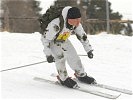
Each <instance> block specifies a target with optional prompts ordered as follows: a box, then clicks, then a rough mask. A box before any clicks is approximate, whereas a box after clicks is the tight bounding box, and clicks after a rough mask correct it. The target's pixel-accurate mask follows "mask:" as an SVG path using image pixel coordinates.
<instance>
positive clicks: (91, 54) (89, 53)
mask: <svg viewBox="0 0 133 100" xmlns="http://www.w3.org/2000/svg"><path fill="white" fill-rule="evenodd" d="M92 51H93V50H90V51H89V52H88V53H87V54H88V57H89V58H90V59H92V58H93V53H92Z"/></svg>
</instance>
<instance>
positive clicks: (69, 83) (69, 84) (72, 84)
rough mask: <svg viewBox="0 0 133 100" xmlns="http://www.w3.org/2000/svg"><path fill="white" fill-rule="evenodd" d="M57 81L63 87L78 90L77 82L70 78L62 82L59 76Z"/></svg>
mask: <svg viewBox="0 0 133 100" xmlns="http://www.w3.org/2000/svg"><path fill="white" fill-rule="evenodd" d="M57 79H58V80H59V81H60V83H61V84H62V85H63V86H66V87H69V88H76V87H77V86H78V84H77V82H75V81H74V80H72V79H71V78H70V77H68V78H67V79H66V80H65V81H62V80H61V79H60V78H59V76H57Z"/></svg>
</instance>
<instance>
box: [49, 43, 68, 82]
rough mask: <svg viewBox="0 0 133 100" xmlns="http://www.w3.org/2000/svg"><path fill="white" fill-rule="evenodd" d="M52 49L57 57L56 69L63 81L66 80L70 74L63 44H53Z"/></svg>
mask: <svg viewBox="0 0 133 100" xmlns="http://www.w3.org/2000/svg"><path fill="white" fill-rule="evenodd" d="M51 51H52V53H53V56H54V58H55V65H56V69H57V72H58V74H59V77H60V79H61V80H62V81H64V80H66V78H68V74H67V70H66V66H65V62H66V59H65V57H64V52H63V50H62V48H61V46H57V45H56V44H53V45H52V46H51Z"/></svg>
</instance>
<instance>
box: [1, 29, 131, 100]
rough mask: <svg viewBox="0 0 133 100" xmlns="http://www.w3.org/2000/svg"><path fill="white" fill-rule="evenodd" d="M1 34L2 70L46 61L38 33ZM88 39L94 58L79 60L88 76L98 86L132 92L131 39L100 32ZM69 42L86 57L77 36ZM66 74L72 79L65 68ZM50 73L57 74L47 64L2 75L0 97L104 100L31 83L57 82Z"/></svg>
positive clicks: (52, 66)
mask: <svg viewBox="0 0 133 100" xmlns="http://www.w3.org/2000/svg"><path fill="white" fill-rule="evenodd" d="M0 34H1V56H2V57H1V62H2V67H1V70H3V69H7V68H13V67H18V66H22V65H26V64H31V63H36V62H40V61H44V60H46V59H45V55H44V53H43V46H42V43H41V41H40V34H39V33H33V34H18V33H6V32H2V33H0ZM88 39H89V41H90V43H91V45H92V47H93V49H94V52H93V53H94V58H93V59H89V58H88V57H87V56H80V58H81V60H82V63H83V65H84V67H85V70H86V72H87V73H88V75H91V76H93V77H94V78H95V79H96V80H97V82H99V83H103V84H107V85H111V86H115V87H119V88H126V89H130V90H131V89H132V85H131V84H132V37H128V36H122V35H111V34H106V33H104V32H103V33H101V34H99V35H88ZM70 40H71V42H72V44H73V45H74V47H75V48H76V51H77V52H78V54H84V55H86V52H85V51H84V49H83V47H82V45H81V43H80V42H79V41H78V40H77V38H76V36H74V35H72V36H71V37H70ZM66 64H67V63H66ZM67 70H68V74H69V76H72V77H74V75H73V73H74V72H73V71H72V70H71V69H70V67H69V65H68V64H67ZM52 73H57V72H56V68H55V65H54V63H52V64H48V63H47V62H46V63H41V64H37V65H33V66H28V67H25V68H21V69H15V70H12V71H7V72H2V73H1V97H2V99H5V98H6V99H18V98H19V99H33V98H34V99H98V100H99V99H102V100H104V98H101V97H98V96H94V95H92V94H86V93H82V92H79V91H75V90H72V89H67V88H64V87H59V86H56V85H52V84H47V83H42V82H36V81H34V80H33V77H35V76H37V77H43V78H46V79H51V80H56V78H54V77H51V76H50V75H51V74H52ZM86 88H88V87H86ZM104 91H105V92H106V91H107V92H112V91H108V90H104ZM121 99H126V100H129V99H132V96H130V95H126V94H122V95H121V96H120V97H119V98H118V100H121ZM105 100H106V99H105Z"/></svg>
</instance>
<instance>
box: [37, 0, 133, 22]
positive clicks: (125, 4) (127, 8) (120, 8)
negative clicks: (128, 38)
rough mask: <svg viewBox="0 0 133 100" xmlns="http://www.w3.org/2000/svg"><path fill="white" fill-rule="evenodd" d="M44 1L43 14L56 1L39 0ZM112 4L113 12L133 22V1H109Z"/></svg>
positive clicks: (42, 5)
mask: <svg viewBox="0 0 133 100" xmlns="http://www.w3.org/2000/svg"><path fill="white" fill-rule="evenodd" d="M38 1H42V3H41V5H40V6H41V7H43V11H42V13H44V12H45V11H46V10H47V9H48V8H49V6H50V5H51V4H53V1H55V0H38ZM108 1H109V2H111V3H112V5H111V9H113V12H119V13H120V14H122V15H123V19H132V20H133V15H132V14H133V13H132V12H133V1H132V0H108Z"/></svg>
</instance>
